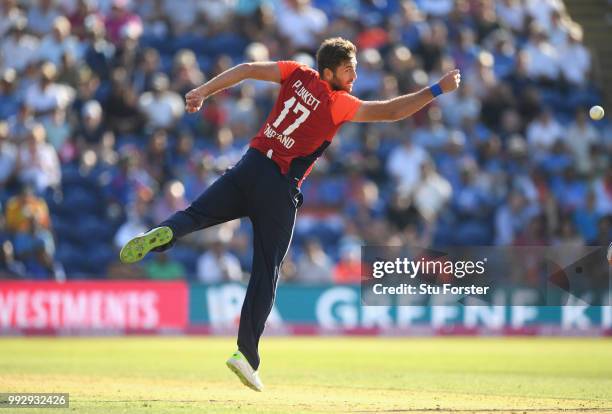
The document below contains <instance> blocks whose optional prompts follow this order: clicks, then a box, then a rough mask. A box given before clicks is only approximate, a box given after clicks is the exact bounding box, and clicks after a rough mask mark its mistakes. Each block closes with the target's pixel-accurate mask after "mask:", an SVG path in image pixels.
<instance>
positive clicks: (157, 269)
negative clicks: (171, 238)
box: [145, 252, 186, 280]
mask: <svg viewBox="0 0 612 414" xmlns="http://www.w3.org/2000/svg"><path fill="white" fill-rule="evenodd" d="M145 273H146V275H147V277H148V278H149V279H152V280H175V279H184V278H185V275H186V271H185V267H184V266H183V265H182V264H181V262H179V261H176V260H173V259H171V258H170V257H169V256H168V254H167V253H165V252H162V253H160V254H158V255H155V257H154V258H153V260H151V261H150V262H148V263H146V264H145Z"/></svg>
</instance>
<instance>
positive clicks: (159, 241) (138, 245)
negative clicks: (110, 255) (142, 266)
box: [119, 226, 173, 263]
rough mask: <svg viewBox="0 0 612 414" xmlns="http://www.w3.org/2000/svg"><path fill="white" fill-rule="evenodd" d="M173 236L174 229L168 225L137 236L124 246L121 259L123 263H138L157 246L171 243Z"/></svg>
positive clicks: (120, 255)
mask: <svg viewBox="0 0 612 414" xmlns="http://www.w3.org/2000/svg"><path fill="white" fill-rule="evenodd" d="M172 236H173V234H172V229H170V227H166V226H164V227H159V228H156V229H153V230H151V231H149V232H147V233H145V234H143V235H142V236H136V237H134V238H133V239H132V240H130V241H129V242H127V243H126V244H125V246H123V248H122V249H121V252H120V253H119V259H120V260H121V262H123V263H136V262H138V261H140V260H142V259H143V258H144V257H145V256H146V255H147V253H149V252H150V251H151V250H153V249H155V248H156V247H159V246H163V245H164V244H167V243H170V241H172Z"/></svg>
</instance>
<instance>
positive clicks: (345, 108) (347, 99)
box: [331, 92, 362, 125]
mask: <svg viewBox="0 0 612 414" xmlns="http://www.w3.org/2000/svg"><path fill="white" fill-rule="evenodd" d="M361 103H362V101H361V100H360V99H359V98H356V97H354V96H353V95H351V94H349V93H346V92H340V93H339V94H338V95H337V96H336V99H335V100H334V102H333V103H332V107H331V112H332V119H333V121H334V124H335V125H338V124H341V123H342V122H346V121H350V120H351V119H353V117H354V116H355V114H356V113H357V110H358V109H359V107H360V106H361Z"/></svg>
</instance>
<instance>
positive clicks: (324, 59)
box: [317, 37, 357, 76]
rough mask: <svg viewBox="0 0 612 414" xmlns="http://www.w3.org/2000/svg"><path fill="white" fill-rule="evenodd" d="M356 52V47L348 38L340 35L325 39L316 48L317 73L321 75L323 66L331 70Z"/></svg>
mask: <svg viewBox="0 0 612 414" xmlns="http://www.w3.org/2000/svg"><path fill="white" fill-rule="evenodd" d="M356 53H357V48H356V47H355V45H354V44H353V43H352V42H351V41H349V40H346V39H343V38H341V37H333V38H331V39H326V40H325V41H323V43H321V46H320V47H319V50H317V68H318V70H319V75H321V76H323V70H324V69H325V68H327V69H329V70H331V71H332V72H333V71H334V70H336V68H337V67H338V66H340V65H341V64H343V63H344V62H346V61H347V60H350V59H351V58H352V57H354V56H355V54H356Z"/></svg>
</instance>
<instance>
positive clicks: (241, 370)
mask: <svg viewBox="0 0 612 414" xmlns="http://www.w3.org/2000/svg"><path fill="white" fill-rule="evenodd" d="M225 364H226V365H227V367H228V368H229V369H231V370H232V372H233V373H234V374H236V375H237V376H238V378H240V381H242V383H243V384H244V385H246V386H247V387H249V388H250V389H252V390H254V391H257V392H261V391H263V388H264V385H263V384H262V382H261V380H260V379H259V374H258V373H257V371H255V370H253V368H251V364H249V361H247V359H246V358H245V357H244V355H242V352H240V351H236V352H234V354H233V355H232V356H231V357H230V358H229V359H228V360H227V361H226V362H225Z"/></svg>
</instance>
